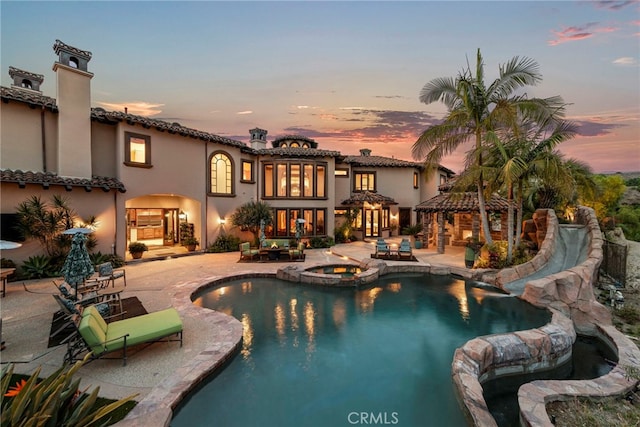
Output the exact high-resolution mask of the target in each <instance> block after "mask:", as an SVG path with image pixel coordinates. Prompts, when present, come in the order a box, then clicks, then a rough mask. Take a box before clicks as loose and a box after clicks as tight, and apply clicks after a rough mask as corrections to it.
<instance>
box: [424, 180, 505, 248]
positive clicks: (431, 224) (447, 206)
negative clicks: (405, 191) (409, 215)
mask: <svg viewBox="0 0 640 427" xmlns="http://www.w3.org/2000/svg"><path fill="white" fill-rule="evenodd" d="M485 208H486V211H487V215H488V216H489V227H490V228H491V237H492V239H494V240H505V239H506V238H507V212H508V210H509V201H508V200H507V199H505V198H504V197H500V196H498V195H497V194H493V195H491V198H489V199H488V200H486V201H485ZM514 209H515V208H514ZM415 211H416V212H418V213H419V214H420V217H421V220H422V226H423V235H422V240H423V245H424V247H429V245H430V244H431V245H437V248H438V253H441V254H442V253H444V248H445V246H446V245H452V246H464V245H465V244H466V243H467V239H468V238H470V237H471V238H473V237H477V238H478V239H479V240H482V227H481V225H480V215H479V214H480V208H479V207H478V194H477V193H475V192H460V193H448V192H445V193H442V194H439V195H437V196H435V197H432V198H431V199H429V200H426V201H424V202H422V203H420V204H419V205H418V206H416V208H415Z"/></svg>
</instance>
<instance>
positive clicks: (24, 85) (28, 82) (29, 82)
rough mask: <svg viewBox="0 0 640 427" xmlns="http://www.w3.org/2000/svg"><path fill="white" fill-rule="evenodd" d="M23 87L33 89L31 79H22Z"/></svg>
mask: <svg viewBox="0 0 640 427" xmlns="http://www.w3.org/2000/svg"><path fill="white" fill-rule="evenodd" d="M22 87H23V88H25V89H31V80H27V79H22Z"/></svg>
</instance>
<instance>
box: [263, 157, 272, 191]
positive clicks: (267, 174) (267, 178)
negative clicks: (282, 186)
mask: <svg viewBox="0 0 640 427" xmlns="http://www.w3.org/2000/svg"><path fill="white" fill-rule="evenodd" d="M262 194H264V197H273V165H264V191H263V193H262Z"/></svg>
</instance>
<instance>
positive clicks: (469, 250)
mask: <svg viewBox="0 0 640 427" xmlns="http://www.w3.org/2000/svg"><path fill="white" fill-rule="evenodd" d="M465 246H466V247H465V249H464V265H465V267H467V268H472V267H473V264H474V263H475V261H476V258H477V257H478V252H479V251H480V247H481V246H482V245H481V244H480V241H479V240H478V239H477V238H473V237H467V244H466V245H465Z"/></svg>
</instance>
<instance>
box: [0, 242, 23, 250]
mask: <svg viewBox="0 0 640 427" xmlns="http://www.w3.org/2000/svg"><path fill="white" fill-rule="evenodd" d="M20 246H22V243H17V242H11V241H9V240H0V249H16V248H19V247H20Z"/></svg>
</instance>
